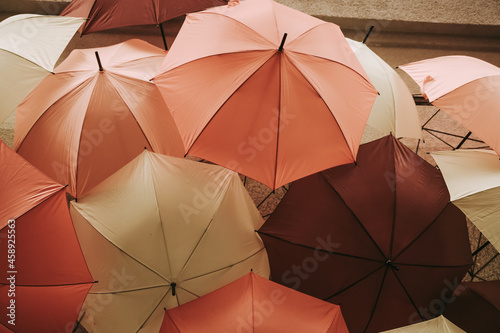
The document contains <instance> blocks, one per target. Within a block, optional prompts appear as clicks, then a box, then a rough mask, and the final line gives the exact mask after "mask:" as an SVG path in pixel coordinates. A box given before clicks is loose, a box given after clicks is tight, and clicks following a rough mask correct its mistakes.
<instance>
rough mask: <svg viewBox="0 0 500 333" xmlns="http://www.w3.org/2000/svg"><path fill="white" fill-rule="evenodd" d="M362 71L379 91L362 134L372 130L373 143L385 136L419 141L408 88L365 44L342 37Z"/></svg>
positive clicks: (414, 107) (418, 123)
mask: <svg viewBox="0 0 500 333" xmlns="http://www.w3.org/2000/svg"><path fill="white" fill-rule="evenodd" d="M346 39H347V42H348V43H349V46H350V47H351V48H352V50H353V52H354V54H355V55H356V57H358V60H359V62H360V63H361V65H362V66H363V69H364V70H365V71H366V73H367V74H368V77H369V78H370V80H371V82H372V83H373V85H374V86H375V88H376V89H377V90H378V92H379V94H380V95H379V96H377V99H376V100H375V103H374V104H373V107H372V111H371V112H370V117H369V118H368V122H367V127H366V129H365V132H366V131H367V130H368V129H370V128H374V129H375V130H376V132H377V133H376V135H375V136H373V135H372V136H370V137H369V138H365V141H373V140H374V139H378V138H380V137H382V136H386V135H388V134H391V133H392V135H394V136H395V137H397V138H399V137H407V138H417V139H421V138H422V129H421V125H420V119H419V117H418V114H417V107H416V105H415V102H414V101H413V96H412V95H411V93H410V91H409V90H408V87H407V86H406V84H405V83H404V82H403V80H402V79H401V77H399V75H398V73H396V71H395V70H394V69H393V68H392V67H391V66H389V65H388V64H387V63H386V62H385V61H384V60H382V58H380V57H379V56H378V55H377V54H376V53H375V52H373V51H372V50H370V48H369V47H368V46H366V44H364V43H361V42H357V41H354V40H352V39H349V38H346Z"/></svg>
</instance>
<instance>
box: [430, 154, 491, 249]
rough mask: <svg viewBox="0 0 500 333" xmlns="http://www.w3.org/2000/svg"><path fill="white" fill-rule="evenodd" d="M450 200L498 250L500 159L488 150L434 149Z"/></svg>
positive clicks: (434, 155)
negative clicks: (446, 150) (447, 150)
mask: <svg viewBox="0 0 500 333" xmlns="http://www.w3.org/2000/svg"><path fill="white" fill-rule="evenodd" d="M432 157H433V158H434V160H435V161H436V163H437V164H438V166H439V169H440V170H441V172H442V173H443V176H444V180H445V181H446V185H447V186H448V190H449V191H450V195H451V200H452V201H453V203H454V204H455V205H456V206H457V207H458V208H460V209H461V210H462V212H464V213H465V215H467V217H468V218H469V219H470V220H471V221H472V222H473V223H474V224H475V225H476V227H477V228H478V229H479V230H480V231H481V232H482V233H483V234H484V236H486V238H488V240H489V241H490V242H491V244H492V245H493V246H494V247H495V248H496V249H497V250H498V251H500V200H499V199H500V161H499V160H498V155H497V154H496V153H495V152H493V151H491V150H464V151H462V150H456V151H450V152H434V153H432Z"/></svg>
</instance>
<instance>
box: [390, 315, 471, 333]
mask: <svg viewBox="0 0 500 333" xmlns="http://www.w3.org/2000/svg"><path fill="white" fill-rule="evenodd" d="M382 333H465V331H463V330H461V329H460V328H459V327H458V326H456V325H454V324H453V323H452V322H451V321H449V320H448V319H446V318H445V317H443V316H439V317H437V318H434V319H431V320H427V321H424V322H422V323H418V324H413V325H409V326H405V327H401V328H396V329H393V330H390V331H385V332H382Z"/></svg>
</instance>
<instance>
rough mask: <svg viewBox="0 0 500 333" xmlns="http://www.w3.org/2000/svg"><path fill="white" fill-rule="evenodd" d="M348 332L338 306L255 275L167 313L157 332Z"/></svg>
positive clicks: (248, 275) (240, 279)
mask: <svg viewBox="0 0 500 333" xmlns="http://www.w3.org/2000/svg"><path fill="white" fill-rule="evenodd" d="M199 332H204V333H220V332H227V333H242V332H255V333H271V332H289V333H294V332H296V333H304V332H307V333H347V332H348V331H347V327H346V325H345V322H344V319H343V318H342V313H341V312H340V307H339V306H338V305H334V304H330V303H327V302H323V301H321V300H319V299H316V298H314V297H311V296H308V295H305V294H302V293H299V292H297V291H295V290H293V289H289V288H286V287H283V286H281V285H279V284H277V283H274V282H271V281H269V280H267V279H264V278H262V277H260V276H258V275H256V274H254V273H252V272H251V273H248V274H247V275H245V276H243V277H241V278H239V279H238V280H236V281H234V282H232V283H230V284H228V285H226V286H224V287H222V288H220V289H217V290H215V291H213V292H211V293H210V294H207V295H205V296H203V297H201V298H199V299H196V300H194V301H191V302H189V303H186V304H184V305H181V306H179V307H176V308H173V309H170V310H167V312H166V313H165V319H164V320H163V324H162V327H161V329H160V333H199Z"/></svg>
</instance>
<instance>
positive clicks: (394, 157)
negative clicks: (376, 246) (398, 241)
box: [389, 135, 398, 259]
mask: <svg viewBox="0 0 500 333" xmlns="http://www.w3.org/2000/svg"><path fill="white" fill-rule="evenodd" d="M390 137H391V138H392V140H390V143H391V145H392V151H394V152H395V151H396V145H395V144H394V140H397V139H396V138H395V137H394V136H392V135H390ZM391 155H392V156H391V157H392V162H393V163H392V165H393V166H394V175H395V178H396V179H398V176H397V171H398V170H397V169H398V168H397V167H396V154H395V153H394V154H391ZM397 186H398V182H397V181H395V182H394V191H393V193H394V207H393V211H392V226H391V240H390V243H389V244H390V245H389V259H392V250H393V247H394V234H395V232H396V214H397V207H398V205H397V202H398V192H397V190H398V187H397Z"/></svg>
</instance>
